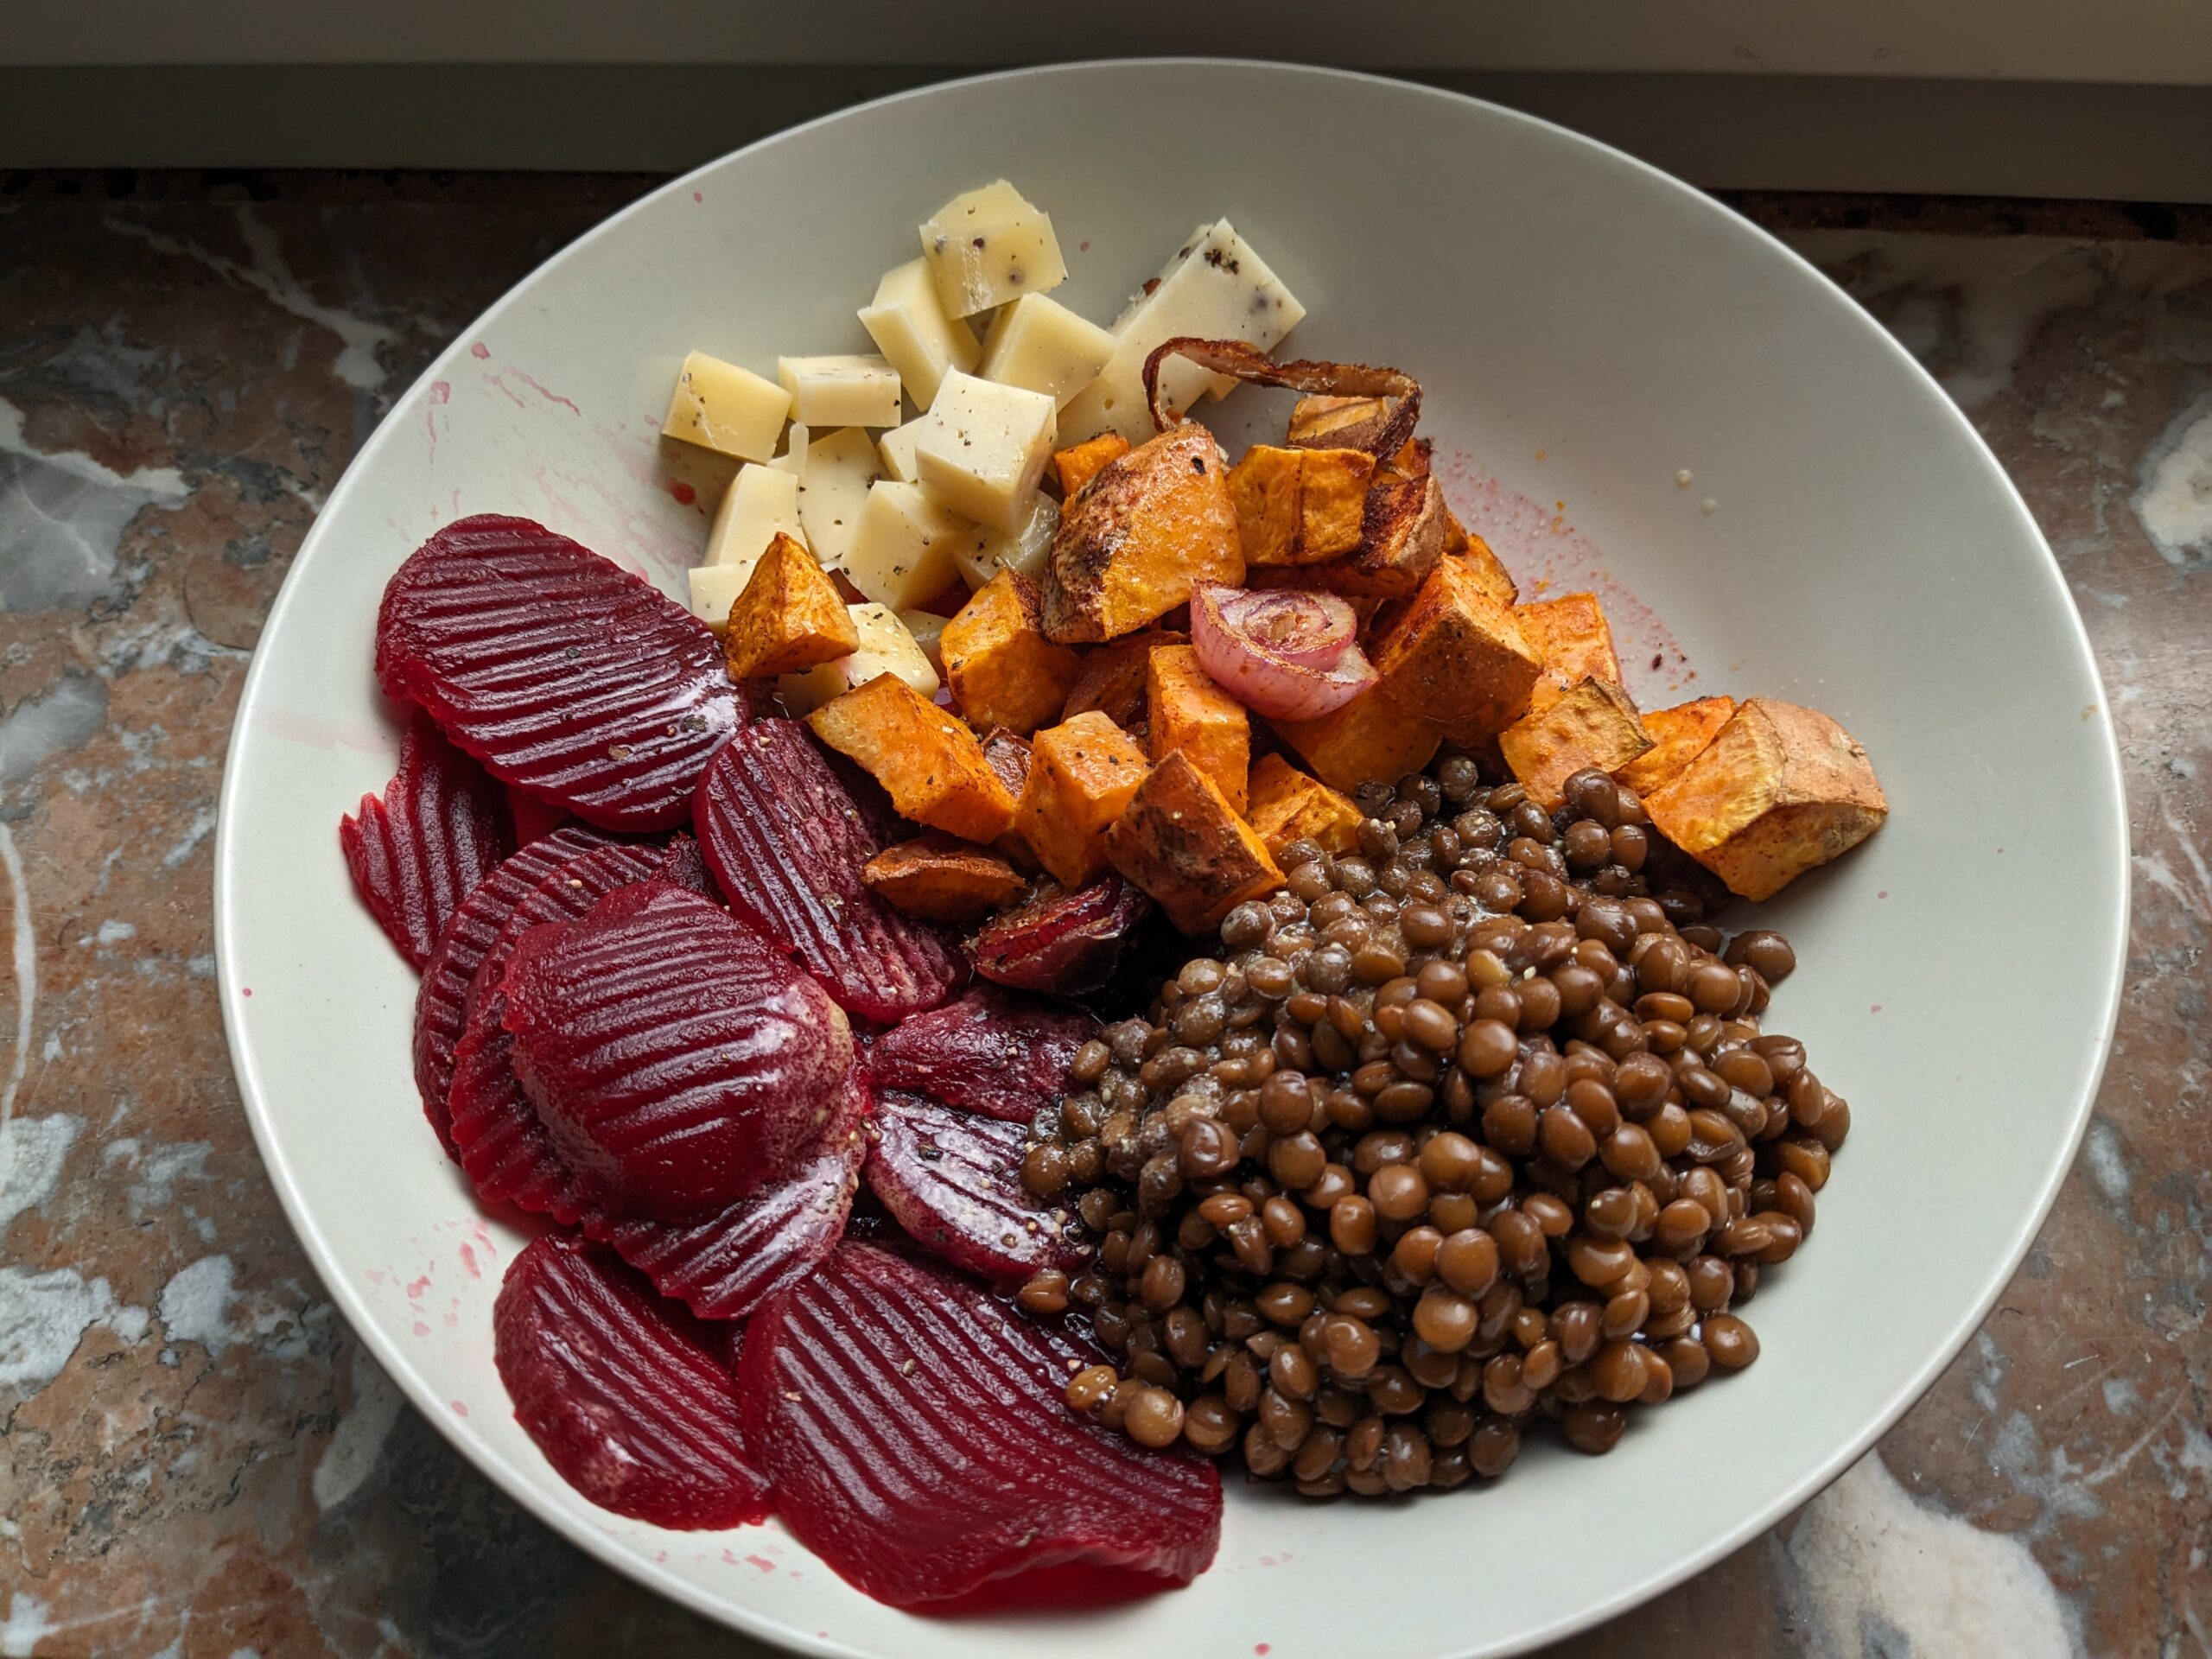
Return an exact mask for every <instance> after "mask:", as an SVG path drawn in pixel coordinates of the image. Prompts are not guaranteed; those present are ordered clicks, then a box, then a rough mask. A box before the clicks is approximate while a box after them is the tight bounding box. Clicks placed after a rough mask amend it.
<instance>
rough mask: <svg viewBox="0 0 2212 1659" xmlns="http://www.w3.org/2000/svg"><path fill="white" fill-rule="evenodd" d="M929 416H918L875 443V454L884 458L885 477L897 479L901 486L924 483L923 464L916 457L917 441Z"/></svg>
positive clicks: (895, 427) (890, 431)
mask: <svg viewBox="0 0 2212 1659" xmlns="http://www.w3.org/2000/svg"><path fill="white" fill-rule="evenodd" d="M929 418H930V417H929V416H926V415H917V416H914V418H913V419H912V420H911V421H909V422H907V423H906V425H904V426H894V427H893V428H892V429H890V430H889V431H888V432H887V433H885V434H884V435H882V436H881V437H880V438H878V439H877V440H876V441H875V452H876V454H879V455H880V456H881V457H882V458H883V475H884V476H885V477H886V478H889V479H896V480H898V481H899V483H901V484H918V483H920V482H921V481H922V464H921V462H920V461H918V460H917V459H915V456H914V442H915V440H916V439H918V438H919V437H920V436H921V435H922V429H923V428H924V427H925V426H926V425H928V424H929Z"/></svg>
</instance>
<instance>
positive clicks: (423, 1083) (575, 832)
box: [415, 824, 607, 1155]
mask: <svg viewBox="0 0 2212 1659" xmlns="http://www.w3.org/2000/svg"><path fill="white" fill-rule="evenodd" d="M606 844H607V834H606V832H605V831H604V830H601V829H593V828H591V827H590V826H589V825H588V824H571V825H569V827H568V828H566V829H556V830H555V831H554V832H553V833H552V834H551V835H550V836H545V837H544V838H543V839H542V840H539V841H533V842H530V843H528V844H527V845H526V846H524V848H523V849H522V850H521V851H520V852H518V853H517V854H516V855H514V856H513V857H512V858H510V859H508V860H507V861H505V863H504V864H501V865H500V866H499V868H497V869H496V870H493V872H492V874H489V875H487V876H486V877H485V878H484V880H481V881H480V882H478V883H477V884H476V887H475V889H474V891H473V892H471V893H469V895H468V897H467V898H466V899H462V900H461V906H460V908H459V909H457V910H455V911H454V913H453V919H452V920H451V921H449V922H448V923H447V924H446V931H445V932H444V934H443V935H442V937H441V938H439V940H438V945H437V949H436V950H433V951H432V952H431V953H430V959H429V962H428V963H424V964H423V984H422V988H420V989H419V990H417V991H416V993H415V1087H416V1090H418V1091H419V1092H420V1093H421V1095H422V1096H423V1116H426V1117H428V1118H429V1120H430V1127H431V1128H434V1129H435V1130H436V1131H437V1132H438V1140H439V1141H441V1142H442V1144H443V1145H444V1147H445V1149H446V1151H447V1152H448V1154H452V1153H453V1151H454V1145H453V1133H452V1130H451V1129H450V1128H448V1119H447V1112H446V1106H447V1101H446V1097H447V1096H448V1095H449V1094H450V1093H451V1092H452V1090H453V1063H454V1046H456V1045H457V1044H459V1042H460V1041H461V1029H462V1027H463V1026H464V1025H465V1024H466V1022H467V1017H468V986H469V982H470V981H471V980H473V979H474V978H475V976H476V969H477V965H478V964H479V963H481V962H482V961H483V960H484V953H485V952H486V950H490V949H491V947H492V941H493V939H495V938H498V937H499V927H500V925H501V924H502V923H504V922H505V920H506V919H507V917H508V915H509V914H510V913H511V912H512V911H513V910H514V907H515V906H517V905H518V904H520V903H521V902H522V901H523V900H524V899H525V898H527V897H529V895H530V891H531V888H533V887H536V886H537V884H538V883H539V882H540V881H542V880H544V879H545V878H546V877H547V876H548V875H550V874H552V873H553V871H554V870H555V869H556V868H558V867H559V866H561V865H563V864H564V863H566V862H567V861H569V860H570V859H572V858H574V857H575V856H576V855H578V854H579V853H582V852H587V851H588V850H589V849H592V848H594V847H601V846H604V845H606ZM456 1155H457V1154H456Z"/></svg>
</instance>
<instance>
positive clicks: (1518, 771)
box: [1497, 680, 1651, 812]
mask: <svg viewBox="0 0 2212 1659" xmlns="http://www.w3.org/2000/svg"><path fill="white" fill-rule="evenodd" d="M1497 747H1498V750H1499V752H1500V753H1502V754H1503V755H1504V757H1505V764H1506V765H1507V766H1509V767H1510V768H1511V769H1512V772H1513V775H1514V776H1515V777H1516V778H1517V779H1520V781H1521V786H1522V788H1523V789H1525V790H1527V791H1529V798H1530V799H1531V800H1533V801H1535V803H1536V804H1538V805H1539V806H1541V807H1542V808H1543V809H1544V810H1545V811H1547V812H1552V811H1556V810H1558V808H1559V804H1560V802H1561V801H1563V800H1565V799H1566V798H1567V779H1569V778H1571V777H1573V775H1574V774H1575V773H1576V772H1580V771H1581V770H1582V769H1583V768H1584V767H1585V766H1595V767H1597V768H1598V770H1599V771H1600V772H1617V771H1618V770H1619V769H1620V768H1621V767H1623V766H1626V765H1628V763H1629V762H1630V761H1631V760H1635V759H1636V757H1637V755H1639V754H1642V753H1643V752H1644V751H1645V750H1647V749H1649V747H1651V740H1650V739H1649V738H1648V737H1646V736H1645V735H1644V734H1643V721H1641V720H1640V719H1638V718H1637V712H1636V705H1635V704H1634V703H1632V702H1630V701H1629V700H1628V693H1627V692H1625V691H1624V690H1621V689H1620V687H1618V685H1615V684H1613V683H1611V682H1610V681H1607V680H1583V681H1580V682H1579V683H1577V684H1575V685H1574V686H1573V688H1572V689H1571V690H1569V691H1568V692H1567V695H1566V696H1563V697H1561V698H1560V699H1559V701H1558V702H1554V703H1553V704H1552V705H1551V706H1550V707H1549V708H1547V709H1538V710H1536V711H1535V712H1534V713H1531V714H1529V715H1524V716H1523V717H1522V719H1520V720H1517V721H1514V722H1513V724H1512V725H1510V726H1509V727H1507V728H1505V729H1504V730H1503V731H1502V732H1500V733H1499V734H1497Z"/></svg>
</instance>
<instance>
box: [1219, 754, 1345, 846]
mask: <svg viewBox="0 0 2212 1659" xmlns="http://www.w3.org/2000/svg"><path fill="white" fill-rule="evenodd" d="M1245 802H1246V804H1245V809H1244V816H1245V817H1247V818H1248V819H1249V820H1250V822H1251V825H1252V828H1253V829H1256V830H1258V831H1259V832H1260V839H1261V840H1262V841H1263V842H1267V844H1268V853H1269V854H1271V855H1273V856H1274V858H1276V859H1277V860H1281V857H1282V849H1284V848H1286V847H1287V846H1289V845H1290V843H1291V842H1294V841H1310V842H1313V844H1314V845H1315V846H1317V847H1319V849H1321V850H1322V851H1323V852H1325V853H1336V854H1347V853H1352V852H1356V851H1357V850H1358V848H1359V823H1360V810H1359V809H1358V808H1357V806H1354V805H1353V804H1351V801H1350V800H1349V799H1348V798H1346V797H1344V796H1343V795H1340V794H1338V792H1337V791H1335V790H1333V789H1331V788H1330V787H1329V786H1328V785H1326V784H1325V783H1323V782H1322V781H1321V780H1320V779H1318V778H1308V777H1307V776H1306V774H1305V773H1304V772H1300V771H1299V769H1298V768H1297V767H1296V766H1292V765H1291V764H1290V762H1289V761H1287V760H1284V759H1283V758H1282V756H1281V755H1279V754H1263V755H1262V756H1261V757H1260V758H1259V759H1258V760H1255V761H1254V762H1253V763H1252V772H1251V777H1250V779H1249V782H1248V786H1247V791H1246V796H1245Z"/></svg>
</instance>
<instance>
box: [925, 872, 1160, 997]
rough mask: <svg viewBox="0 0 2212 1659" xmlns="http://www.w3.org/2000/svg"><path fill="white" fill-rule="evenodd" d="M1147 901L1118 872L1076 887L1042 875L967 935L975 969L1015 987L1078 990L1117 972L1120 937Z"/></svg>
mask: <svg viewBox="0 0 2212 1659" xmlns="http://www.w3.org/2000/svg"><path fill="white" fill-rule="evenodd" d="M1151 908H1152V901H1151V900H1150V899H1147V898H1146V897H1145V896H1144V894H1143V893H1140V892H1139V891H1138V890H1137V889H1136V888H1135V887H1131V886H1130V885H1129V884H1128V882H1126V881H1124V880H1122V878H1121V877H1120V876H1118V875H1107V876H1102V877H1100V878H1099V879H1098V880H1096V881H1094V882H1092V883H1091V884H1090V886H1089V887H1078V888H1077V889H1076V890H1075V891H1074V892H1073V893H1070V892H1068V891H1067V890H1066V889H1065V888H1062V887H1055V886H1053V885H1052V883H1051V882H1049V881H1048V882H1046V883H1044V884H1043V885H1042V886H1040V887H1039V889H1038V890H1037V893H1036V894H1035V896H1033V898H1031V899H1028V900H1027V901H1026V902H1024V903H1022V904H1020V905H1018V906H1015V907H1014V909H1012V910H1009V911H1007V912H1004V913H1002V914H1001V915H998V916H995V917H993V918H991V919H990V920H989V921H988V922H986V923H984V924H983V927H982V931H981V932H979V933H977V934H976V937H975V938H973V939H972V940H970V941H969V945H968V950H969V955H970V956H972V957H974V958H975V963H976V972H977V973H979V974H981V975H982V976H983V977H984V978H985V979H988V980H994V981H995V982H997V983H999V984H1001V985H1011V986H1013V987H1014V988H1016V989H1017V990H1024V991H1050V992H1052V993H1054V994H1056V995H1060V996H1081V995H1084V993H1086V992H1089V991H1095V990H1096V989H1097V988H1099V987H1100V986H1102V985H1103V984H1104V983H1105V982H1107V980H1108V979H1109V978H1110V977H1111V976H1112V975H1113V972H1114V964H1115V963H1116V961H1117V960H1118V959H1119V958H1120V957H1121V954H1122V941H1123V940H1125V939H1126V938H1128V935H1129V931H1130V930H1131V929H1133V928H1135V926H1136V925H1137V924H1138V923H1139V922H1141V921H1142V920H1143V919H1144V918H1145V912H1147V911H1148V910H1150V909H1151Z"/></svg>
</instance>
